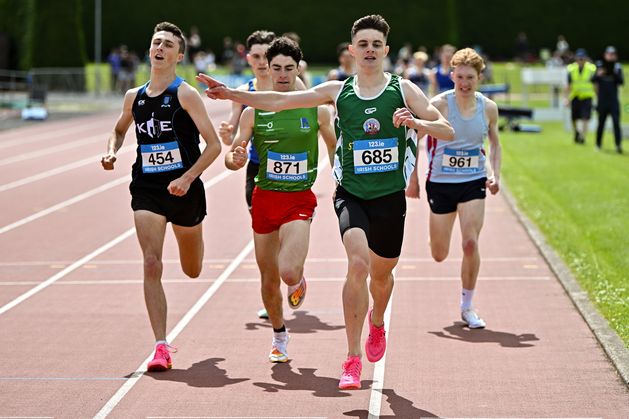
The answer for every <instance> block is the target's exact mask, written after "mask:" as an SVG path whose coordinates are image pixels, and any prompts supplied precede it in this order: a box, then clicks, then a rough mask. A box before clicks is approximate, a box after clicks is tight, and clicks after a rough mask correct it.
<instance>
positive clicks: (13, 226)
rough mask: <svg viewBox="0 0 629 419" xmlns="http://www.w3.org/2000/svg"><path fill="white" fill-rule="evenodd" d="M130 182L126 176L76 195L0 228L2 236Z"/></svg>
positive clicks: (129, 178)
mask: <svg viewBox="0 0 629 419" xmlns="http://www.w3.org/2000/svg"><path fill="white" fill-rule="evenodd" d="M130 180H131V177H130V176H129V175H124V176H122V177H119V178H118V179H114V180H112V181H111V182H107V183H105V184H103V185H101V186H99V187H97V188H94V189H90V190H89V191H87V192H83V193H82V194H79V195H76V196H74V197H72V198H70V199H66V200H65V201H62V202H59V203H58V204H56V205H53V206H52V207H48V208H46V209H43V210H41V211H39V212H36V213H35V214H32V215H29V216H28V217H25V218H22V219H21V220H17V221H15V222H13V223H11V224H7V225H5V226H4V227H1V228H0V234H4V233H6V232H9V231H11V230H14V229H16V228H18V227H21V226H23V225H24V224H28V223H30V222H31V221H35V220H37V219H39V218H41V217H44V216H46V215H48V214H51V213H53V212H55V211H58V210H60V209H62V208H65V207H68V206H70V205H72V204H76V203H77V202H80V201H83V200H84V199H87V198H90V197H92V196H94V195H97V194H99V193H101V192H104V191H106V190H108V189H111V188H114V187H116V186H118V185H121V184H123V183H126V182H129V181H130Z"/></svg>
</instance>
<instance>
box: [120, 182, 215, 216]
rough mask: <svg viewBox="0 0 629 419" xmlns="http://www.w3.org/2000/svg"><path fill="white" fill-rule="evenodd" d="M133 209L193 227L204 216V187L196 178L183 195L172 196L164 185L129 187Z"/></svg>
mask: <svg viewBox="0 0 629 419" xmlns="http://www.w3.org/2000/svg"><path fill="white" fill-rule="evenodd" d="M129 190H130V191H131V208H133V211H138V210H145V211H150V212H153V213H155V214H159V215H163V216H164V217H166V220H168V221H169V222H171V223H173V224H176V225H178V226H182V227H193V226H195V225H197V224H199V223H200V222H201V221H203V219H204V218H205V214H206V204H205V189H204V188H203V182H201V180H200V179H198V178H197V179H196V180H195V181H194V182H192V184H191V185H190V189H188V192H187V193H186V194H185V195H184V196H174V195H171V194H170V193H169V192H168V189H166V187H165V186H161V187H137V186H132V187H130V188H129Z"/></svg>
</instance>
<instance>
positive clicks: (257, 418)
mask: <svg viewBox="0 0 629 419" xmlns="http://www.w3.org/2000/svg"><path fill="white" fill-rule="evenodd" d="M327 418H328V417H327V416H147V417H146V419H327ZM0 419H1V418H0Z"/></svg>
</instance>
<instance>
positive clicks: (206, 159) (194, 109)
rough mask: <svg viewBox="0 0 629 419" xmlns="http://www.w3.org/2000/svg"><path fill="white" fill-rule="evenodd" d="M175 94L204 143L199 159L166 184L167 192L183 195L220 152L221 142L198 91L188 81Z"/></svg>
mask: <svg viewBox="0 0 629 419" xmlns="http://www.w3.org/2000/svg"><path fill="white" fill-rule="evenodd" d="M177 95H178V98H179V102H180V103H181V106H182V107H183V109H184V110H185V111H186V112H188V115H190V117H191V118H192V120H193V121H194V124H195V125H196V126H197V129H198V130H199V133H201V136H202V137H203V140H204V141H205V143H206V146H205V150H203V152H202V153H201V156H199V159H198V160H197V161H196V162H195V163H194V164H193V165H192V167H191V168H190V169H188V170H187V171H186V172H185V173H184V174H183V175H181V177H179V178H178V179H175V180H173V181H172V182H170V184H169V185H168V192H170V193H171V194H172V195H175V196H183V195H185V194H186V193H187V192H188V189H189V188H190V184H191V183H192V182H193V181H194V180H195V179H196V178H198V177H199V176H201V173H203V171H204V170H205V169H207V168H208V166H209V165H210V164H212V162H213V161H214V160H216V158H217V157H218V155H219V154H220V153H221V143H220V142H219V140H218V135H217V134H216V130H215V129H214V126H213V125H212V121H210V118H209V117H208V115H207V112H206V110H205V106H203V100H202V99H201V95H199V92H197V90H196V89H194V88H193V87H192V86H190V85H189V84H188V83H182V84H181V86H180V87H179V90H178V92H177Z"/></svg>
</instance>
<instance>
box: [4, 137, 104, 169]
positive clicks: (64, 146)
mask: <svg viewBox="0 0 629 419" xmlns="http://www.w3.org/2000/svg"><path fill="white" fill-rule="evenodd" d="M107 135H111V132H106V133H104V134H100V135H93V136H91V137H87V138H83V139H81V140H76V141H70V142H69V143H64V144H60V145H55V146H52V147H48V148H42V149H40V150H36V151H31V152H28V153H22V154H18V155H17V156H13V157H7V158H6V159H2V160H0V166H5V165H7V164H12V163H18V162H21V161H24V160H29V159H34V158H35V157H41V156H47V155H48V154H53V153H56V152H58V151H64V150H69V149H71V148H75V147H77V146H81V145H85V144H90V143H94V142H96V141H97V140H102V139H103V138H105V137H106V136H107Z"/></svg>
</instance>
